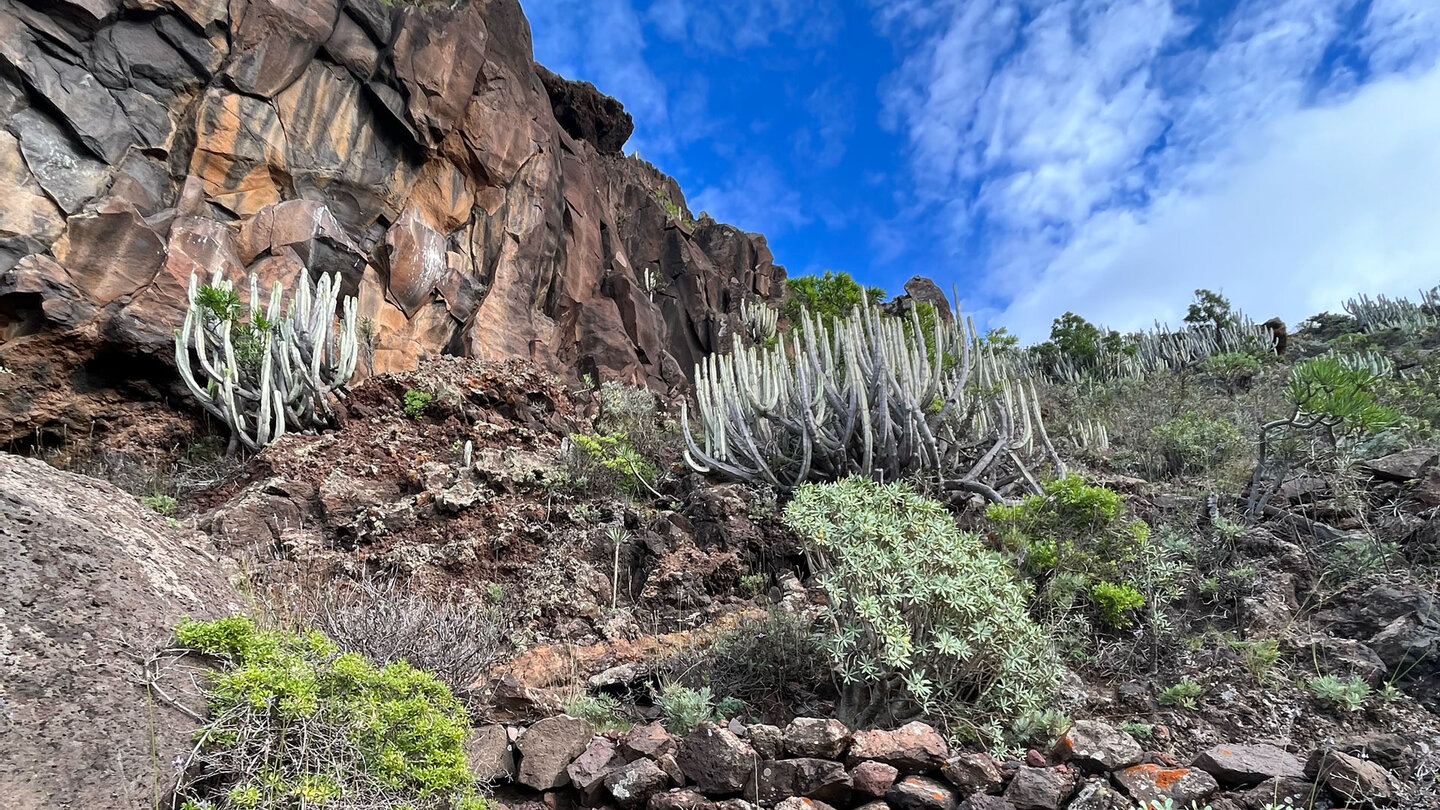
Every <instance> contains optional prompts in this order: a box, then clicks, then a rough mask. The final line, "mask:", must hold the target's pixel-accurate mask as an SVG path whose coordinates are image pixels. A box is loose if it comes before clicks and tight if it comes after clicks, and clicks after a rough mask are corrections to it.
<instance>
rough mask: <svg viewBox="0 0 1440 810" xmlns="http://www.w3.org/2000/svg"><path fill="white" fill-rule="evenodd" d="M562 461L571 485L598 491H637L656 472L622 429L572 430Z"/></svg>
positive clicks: (652, 477) (647, 484) (613, 492)
mask: <svg viewBox="0 0 1440 810" xmlns="http://www.w3.org/2000/svg"><path fill="white" fill-rule="evenodd" d="M565 465H566V475H567V476H568V478H569V480H570V484H571V485H572V486H573V487H575V488H576V489H577V490H580V491H582V492H588V493H592V494H600V495H612V494H616V493H624V494H627V495H639V494H641V493H642V492H643V491H644V490H645V489H646V488H648V486H649V483H648V482H650V481H653V480H655V475H656V470H655V468H654V467H653V466H651V464H650V462H649V461H647V460H646V459H645V458H644V457H643V456H641V455H640V452H639V451H638V450H636V449H635V448H634V446H632V445H631V444H630V442H629V441H628V440H627V437H626V436H625V435H624V434H621V433H608V434H601V435H593V434H589V433H571V434H570V436H569V438H568V440H567V441H566V447H565Z"/></svg>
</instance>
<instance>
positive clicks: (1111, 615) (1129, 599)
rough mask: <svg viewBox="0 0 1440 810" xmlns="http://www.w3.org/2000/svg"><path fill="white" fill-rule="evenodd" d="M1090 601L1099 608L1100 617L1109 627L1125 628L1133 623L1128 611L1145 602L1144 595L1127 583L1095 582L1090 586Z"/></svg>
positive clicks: (1137, 607)
mask: <svg viewBox="0 0 1440 810" xmlns="http://www.w3.org/2000/svg"><path fill="white" fill-rule="evenodd" d="M1090 601H1092V602H1094V603H1095V606H1096V607H1097V608H1099V610H1100V618H1101V619H1102V620H1103V621H1104V622H1105V623H1106V624H1108V625H1110V626H1111V627H1115V628H1125V627H1129V626H1130V625H1132V624H1134V623H1135V619H1134V618H1133V617H1132V616H1131V615H1130V611H1132V610H1137V609H1139V608H1140V607H1141V606H1142V605H1144V604H1145V597H1144V595H1142V594H1141V593H1140V592H1139V591H1138V590H1136V589H1135V588H1133V587H1131V586H1129V585H1116V584H1114V583H1113V582H1097V583H1095V584H1094V585H1091V586H1090Z"/></svg>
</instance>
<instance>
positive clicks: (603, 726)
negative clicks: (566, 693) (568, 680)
mask: <svg viewBox="0 0 1440 810" xmlns="http://www.w3.org/2000/svg"><path fill="white" fill-rule="evenodd" d="M565 713H566V714H568V715H570V716H571V717H578V718H580V719H581V720H584V721H585V722H587V723H589V724H590V726H591V728H593V729H595V731H596V733H599V734H604V733H605V732H607V731H629V730H630V729H631V728H633V727H634V725H635V723H634V722H633V721H631V720H630V719H628V718H627V717H626V716H625V712H624V709H623V707H621V705H620V701H619V699H617V698H616V697H615V696H614V695H610V694H605V693H601V694H598V695H591V694H589V693H586V692H579V693H577V694H575V695H573V696H571V697H570V699H569V700H567V701H565Z"/></svg>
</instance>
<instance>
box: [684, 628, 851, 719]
mask: <svg viewBox="0 0 1440 810" xmlns="http://www.w3.org/2000/svg"><path fill="white" fill-rule="evenodd" d="M669 668H670V670H671V672H672V673H673V677H674V678H675V679H676V680H679V681H681V682H683V683H684V684H685V685H687V686H692V687H699V686H708V687H709V688H710V691H711V692H712V693H713V694H716V695H724V696H725V697H727V698H734V699H737V700H739V701H742V702H743V703H744V704H745V705H746V706H747V707H749V708H750V710H751V711H752V712H754V713H755V714H757V715H759V716H760V717H762V718H764V719H765V720H766V722H772V723H780V724H784V723H787V722H789V721H790V719H791V718H793V717H796V716H800V715H803V714H807V713H813V712H814V711H815V710H814V709H813V708H810V707H811V706H812V705H813V703H814V701H815V700H816V698H817V696H820V695H822V694H824V695H828V694H830V686H831V670H830V660H829V657H828V655H827V653H826V650H825V647H824V644H823V639H822V638H821V637H820V636H818V635H816V634H815V633H814V632H813V631H812V630H811V628H810V627H808V626H806V625H805V624H804V623H803V622H802V621H801V620H800V619H799V618H797V617H795V616H792V615H791V614H789V613H784V612H781V611H778V610H777V611H771V612H770V613H769V614H768V615H767V616H766V617H765V618H764V619H758V620H756V619H751V620H746V621H743V622H741V623H740V624H739V625H737V626H736V627H735V629H733V630H730V631H728V632H726V633H724V634H723V635H721V636H720V637H718V638H717V639H715V641H714V642H712V643H711V644H709V645H708V646H706V647H703V648H700V649H698V650H693V651H691V652H689V653H686V654H684V655H681V656H678V657H677V658H676V659H675V660H673V661H672V662H671V663H670V667H669Z"/></svg>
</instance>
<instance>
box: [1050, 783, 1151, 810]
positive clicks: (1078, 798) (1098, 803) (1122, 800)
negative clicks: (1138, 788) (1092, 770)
mask: <svg viewBox="0 0 1440 810" xmlns="http://www.w3.org/2000/svg"><path fill="white" fill-rule="evenodd" d="M1132 807H1134V805H1133V804H1131V802H1130V800H1129V799H1128V798H1126V796H1125V794H1123V793H1121V792H1120V791H1118V790H1116V789H1115V788H1113V787H1111V786H1110V782H1109V781H1108V780H1106V779H1104V778H1098V779H1089V780H1086V782H1085V783H1084V784H1082V785H1081V786H1080V789H1079V790H1077V791H1075V798H1073V799H1071V800H1070V804H1068V805H1066V810H1130V809H1131V808H1132Z"/></svg>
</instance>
